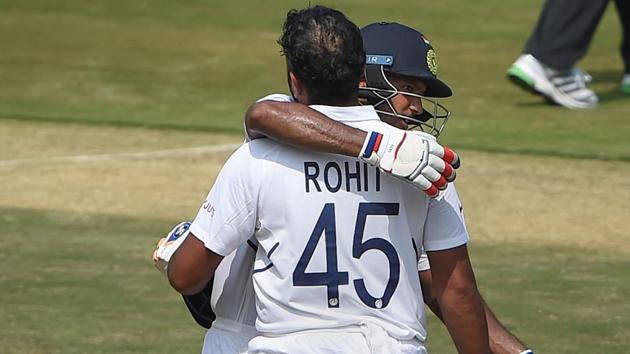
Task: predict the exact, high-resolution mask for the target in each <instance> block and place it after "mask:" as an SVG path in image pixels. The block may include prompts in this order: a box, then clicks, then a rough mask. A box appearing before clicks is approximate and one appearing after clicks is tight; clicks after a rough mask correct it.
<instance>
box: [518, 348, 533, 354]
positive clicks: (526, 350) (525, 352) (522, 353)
mask: <svg viewBox="0 0 630 354" xmlns="http://www.w3.org/2000/svg"><path fill="white" fill-rule="evenodd" d="M518 354H534V351H533V350H531V349H525V350H523V351H522V352H520V353H518Z"/></svg>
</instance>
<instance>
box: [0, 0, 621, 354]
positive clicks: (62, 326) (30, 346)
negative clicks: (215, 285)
mask: <svg viewBox="0 0 630 354" xmlns="http://www.w3.org/2000/svg"><path fill="white" fill-rule="evenodd" d="M305 4H306V3H305V2H298V1H274V2H272V1H244V2H218V1H188V2H185V3H175V2H169V1H163V0H155V1H133V2H125V1H120V0H110V1H100V2H85V1H78V0H65V1H63V2H45V1H42V0H19V1H18V0H0V48H2V50H1V51H0V82H2V84H0V143H1V146H2V148H1V149H0V229H1V230H3V231H2V232H1V233H0V235H2V239H1V240H2V242H3V244H4V246H3V247H0V301H1V302H2V303H3V305H2V306H0V319H2V321H0V352H1V353H37V354H38V353H197V352H199V349H200V347H201V342H202V336H203V331H201V330H200V328H198V327H197V326H196V325H195V324H194V323H193V322H192V320H191V319H189V317H188V314H187V311H186V310H185V308H184V306H183V304H182V303H181V301H180V299H179V297H178V295H177V294H176V293H175V292H174V291H173V290H171V289H170V287H169V286H168V284H167V282H166V281H165V279H164V278H163V277H162V276H161V275H160V274H159V273H158V272H157V271H155V269H154V268H153V266H152V263H151V261H150V255H151V252H152V251H153V245H154V244H155V241H156V240H157V238H158V237H160V236H161V235H162V233H164V232H165V231H166V230H167V229H168V228H169V227H170V226H171V225H172V224H174V223H176V222H178V221H179V220H182V219H184V218H190V217H191V216H192V215H194V213H195V212H196V210H197V208H198V206H199V203H200V201H202V200H203V197H204V196H205V193H206V192H207V189H208V188H209V186H210V185H211V183H212V181H213V179H214V177H215V176H216V173H217V172H218V170H219V168H220V166H221V164H222V162H223V161H224V160H225V159H226V158H227V156H228V154H229V152H230V151H231V150H232V149H233V148H234V146H235V144H238V143H239V142H240V141H241V139H242V135H241V133H240V131H241V127H242V114H243V111H244V110H245V109H246V107H247V106H248V105H249V104H250V102H252V101H253V100H254V99H256V98H257V97H260V96H262V95H264V94H266V93H269V92H274V91H285V89H284V85H285V84H284V82H285V81H284V74H283V61H282V59H281V58H280V56H279V51H278V47H277V46H276V45H275V39H276V38H277V36H278V34H279V31H280V26H281V23H282V19H283V16H284V14H285V13H286V11H287V10H288V9H289V8H292V7H302V6H304V5H305ZM326 4H328V5H333V6H336V7H338V8H340V9H342V10H343V11H345V12H346V13H347V14H348V16H349V17H351V18H352V19H353V20H355V21H356V22H357V24H359V25H364V24H366V23H369V22H373V21H377V20H382V19H386V20H398V21H400V22H404V23H407V24H410V25H413V26H416V27H418V28H421V29H423V31H424V32H426V34H427V35H428V36H429V37H430V38H431V39H432V41H433V43H434V45H435V47H436V49H437V52H438V59H439V65H440V76H441V77H442V78H444V79H445V80H446V81H447V82H449V83H450V84H451V86H453V88H454V91H455V96H454V97H453V98H451V99H449V100H448V101H445V103H447V106H448V107H449V108H450V109H451V110H452V111H453V112H454V115H453V119H452V120H451V121H450V122H449V125H448V129H447V133H446V135H445V136H444V138H445V140H444V141H445V142H447V143H449V144H451V145H454V146H456V147H458V148H459V151H460V152H461V154H462V157H463V161H464V166H463V168H462V170H461V172H460V173H459V175H458V176H459V177H458V189H459V190H460V195H461V197H462V200H463V202H464V206H465V212H466V216H467V222H468V226H469V231H470V232H471V235H472V238H473V240H474V241H473V243H472V246H471V247H472V250H471V254H472V258H473V262H474V264H475V269H476V273H477V278H478V281H479V283H480V287H481V289H482V292H483V293H484V295H485V297H486V299H487V301H488V302H489V303H490V304H491V306H492V307H493V309H494V310H495V312H496V313H497V314H498V316H499V317H500V318H501V319H502V320H503V321H504V322H505V324H506V325H507V326H508V327H509V328H510V329H512V330H513V331H514V332H515V333H516V334H518V335H519V336H520V337H521V338H522V339H523V340H525V341H526V342H527V343H528V344H529V345H530V346H532V347H533V348H534V349H535V350H536V352H537V353H574V352H578V351H587V352H591V353H606V354H608V353H619V354H622V353H627V352H628V349H629V346H628V344H627V338H628V337H629V336H630V303H629V302H628V301H627V299H628V298H630V273H628V270H629V269H630V260H629V259H630V258H629V256H630V246H628V242H629V241H630V232H629V231H628V230H627V228H626V227H625V225H626V223H627V219H628V216H630V179H629V178H628V176H629V175H630V163H629V162H628V161H630V124H628V121H627V119H628V118H629V117H630V97H624V96H622V95H621V94H618V93H617V91H616V84H617V81H618V78H619V74H620V72H621V62H620V59H619V56H618V53H617V46H618V39H619V25H618V23H617V20H616V18H615V17H616V14H615V13H614V11H613V9H612V7H611V9H609V11H608V12H607V14H606V17H605V19H604V21H603V23H602V25H601V26H600V28H599V29H598V32H597V36H596V38H595V40H594V42H593V45H592V47H591V50H590V51H589V54H588V56H587V57H586V58H585V59H584V60H583V61H582V62H581V63H580V65H581V67H583V68H584V69H586V70H588V71H589V72H590V73H592V74H593V76H594V78H595V82H594V84H593V88H594V89H595V90H596V91H597V92H598V93H599V94H600V96H601V99H602V102H601V106H600V107H599V108H598V109H596V110H592V111H580V112H576V111H569V110H565V109H561V108H558V107H554V106H549V105H547V104H544V103H543V102H542V100H541V99H540V98H538V97H534V96H530V95H528V94H525V93H524V92H521V91H519V90H518V89H517V88H514V87H512V86H511V85H510V84H509V83H508V82H507V80H505V77H504V71H505V69H507V67H508V66H509V64H510V63H511V62H512V61H513V60H514V59H515V57H516V56H517V55H518V53H519V52H520V50H521V47H522V46H523V44H524V41H525V39H526V37H527V35H528V33H529V31H530V30H531V28H532V26H533V24H534V22H535V20H536V17H537V15H538V11H539V7H540V4H541V1H533V2H532V1H525V0H517V1H510V2H509V3H507V2H502V1H498V0H482V1H477V2H467V1H463V0H457V1H456V0H445V1H439V2H428V1H417V2H403V1H398V0H395V1H389V2H377V1H372V0H369V1H344V2H338V3H335V2H326ZM576 157H578V158H576ZM495 175H496V176H495ZM429 329H430V339H429V346H430V349H432V352H433V353H454V352H455V350H454V348H453V346H452V344H451V343H450V339H449V337H448V334H447V333H446V332H445V331H444V329H443V328H442V327H441V325H440V324H439V323H438V321H437V320H436V319H435V318H431V319H430V324H429Z"/></svg>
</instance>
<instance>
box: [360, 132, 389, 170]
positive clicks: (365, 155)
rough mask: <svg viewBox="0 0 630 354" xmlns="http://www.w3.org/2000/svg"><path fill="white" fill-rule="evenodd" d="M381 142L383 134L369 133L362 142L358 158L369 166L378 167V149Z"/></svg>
mask: <svg viewBox="0 0 630 354" xmlns="http://www.w3.org/2000/svg"><path fill="white" fill-rule="evenodd" d="M382 141H383V134H381V133H377V132H369V133H368V134H367V136H366V137H365V141H364V142H363V147H362V148H361V154H360V155H359V158H360V159H361V160H363V161H365V162H367V163H369V164H370V165H374V166H376V165H378V160H379V157H378V149H379V148H380V147H381V142H382Z"/></svg>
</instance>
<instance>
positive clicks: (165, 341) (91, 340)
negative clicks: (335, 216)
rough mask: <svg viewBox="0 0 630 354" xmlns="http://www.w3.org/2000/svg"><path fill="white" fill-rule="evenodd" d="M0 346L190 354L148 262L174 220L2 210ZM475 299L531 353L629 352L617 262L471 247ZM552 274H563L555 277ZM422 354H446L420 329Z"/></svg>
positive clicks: (196, 333)
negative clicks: (425, 342) (426, 353)
mask: <svg viewBox="0 0 630 354" xmlns="http://www.w3.org/2000/svg"><path fill="white" fill-rule="evenodd" d="M0 215H1V216H0V225H2V230H3V242H4V244H5V245H6V247H2V248H0V289H2V291H0V301H1V302H2V303H3V304H5V306H2V307H0V317H1V318H2V319H3V321H2V322H0V333H2V335H1V336H0V346H1V347H2V352H3V353H7V354H12V353H16V354H17V353H20V354H23V353H50V354H53V353H63V354H71V353H197V352H199V349H200V346H201V343H202V338H203V331H202V329H201V328H200V327H198V326H197V325H196V324H195V323H194V322H193V321H192V319H191V318H190V317H189V315H188V312H187V310H186V309H185V306H184V305H183V303H182V302H181V299H180V297H179V296H178V295H177V294H176V293H175V292H174V291H173V290H171V289H170V288H169V287H168V284H167V282H166V280H165V279H164V278H163V277H162V276H160V275H159V274H158V272H157V271H156V270H155V269H154V268H153V266H152V264H151V262H150V261H149V253H150V252H148V250H151V248H152V245H153V244H154V243H155V236H154V235H158V234H160V233H161V232H163V231H164V230H166V229H168V228H169V227H170V226H171V225H172V224H174V223H175V222H177V221H178V220H163V219H159V220H158V219H145V218H125V217H111V216H106V215H95V214H92V215H77V214H76V213H62V212H56V211H46V210H40V211H34V210H23V209H22V210H20V209H7V208H2V209H0ZM471 252H472V254H473V262H474V264H475V268H476V269H477V278H478V282H479V284H480V287H481V289H482V291H483V292H484V295H485V297H486V299H487V301H488V302H489V303H491V304H492V307H493V308H494V310H495V312H496V313H497V315H498V316H499V317H500V318H501V319H502V320H503V321H504V323H505V324H506V325H507V326H508V328H510V329H511V330H513V331H515V332H516V333H519V334H520V336H521V337H522V339H524V340H526V341H527V342H528V343H529V344H530V345H531V346H533V347H534V348H536V352H537V353H575V352H579V351H584V350H585V349H586V348H588V351H589V352H592V353H607V354H614V353H618V354H622V353H626V352H627V346H626V345H625V343H626V342H625V339H626V338H627V336H628V334H630V332H629V328H630V318H628V316H627V314H628V313H629V311H630V304H629V303H628V302H627V301H626V299H627V298H628V296H630V283H628V281H627V269H628V268H629V267H630V261H628V259H627V257H623V256H621V255H618V254H615V253H614V252H613V253H610V252H606V253H604V252H601V251H594V252H585V250H584V249H578V248H573V247H570V246H567V247H554V248H552V249H550V248H548V247H544V246H539V245H527V246H523V245H514V244H511V243H509V242H508V243H487V242H479V243H476V244H474V246H473V248H472V250H471ZM559 265H561V266H559ZM429 323H430V327H429V330H430V339H429V346H430V349H431V350H433V352H434V353H454V352H455V350H454V348H453V345H452V343H451V342H450V338H449V337H448V334H447V333H446V331H445V330H444V329H443V327H442V326H441V325H440V324H439V321H438V320H437V319H435V318H430V320H429Z"/></svg>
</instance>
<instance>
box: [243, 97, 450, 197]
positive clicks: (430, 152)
mask: <svg viewBox="0 0 630 354" xmlns="http://www.w3.org/2000/svg"><path fill="white" fill-rule="evenodd" d="M245 127H246V129H247V134H248V135H249V137H250V138H252V139H255V138H260V137H263V136H267V137H270V138H272V139H274V140H276V141H278V142H281V143H284V144H288V145H292V146H296V147H299V148H302V149H307V150H314V151H320V152H328V153H335V154H341V155H346V156H351V157H356V158H360V159H361V160H363V161H364V162H367V163H368V164H370V165H373V166H377V167H378V168H379V169H381V170H382V171H384V172H387V173H389V174H391V175H393V176H395V177H399V178H401V179H403V180H405V181H406V182H407V183H410V184H412V185H414V186H415V187H417V188H419V189H420V190H422V191H424V192H425V193H426V194H427V195H429V196H430V197H436V196H437V195H438V193H439V191H440V190H443V189H445V188H446V186H447V182H452V181H453V180H454V179H455V175H456V173H455V169H456V168H458V167H459V157H458V156H457V154H456V153H455V152H454V151H453V150H451V149H449V148H446V147H443V146H442V145H440V144H438V142H437V141H436V140H435V138H434V137H433V136H431V135H428V134H425V133H420V132H407V131H404V130H400V129H396V128H393V130H390V131H389V132H387V133H386V134H383V133H381V132H369V133H366V132H364V131H361V130H358V129H355V128H352V127H349V126H347V125H345V124H342V123H339V122H336V121H334V120H332V119H330V118H328V117H327V116H325V115H323V114H322V113H320V112H318V111H316V110H314V109H312V108H310V107H308V106H305V105H303V104H300V103H295V102H277V101H270V100H263V101H259V102H257V103H255V104H253V105H252V106H251V107H250V108H249V110H248V111H247V114H246V116H245Z"/></svg>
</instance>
